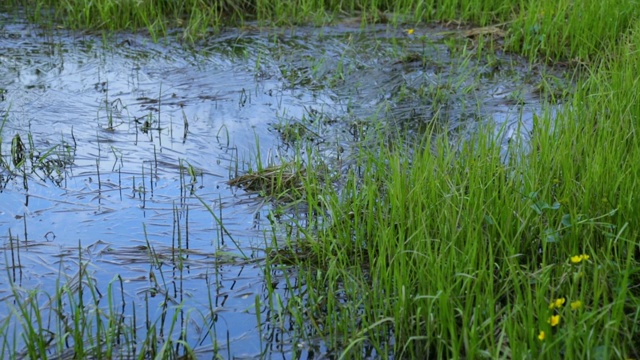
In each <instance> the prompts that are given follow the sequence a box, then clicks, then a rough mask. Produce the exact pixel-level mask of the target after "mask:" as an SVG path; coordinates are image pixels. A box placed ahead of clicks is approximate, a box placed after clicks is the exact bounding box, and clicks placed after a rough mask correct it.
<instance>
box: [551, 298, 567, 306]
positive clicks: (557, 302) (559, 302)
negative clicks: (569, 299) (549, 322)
mask: <svg viewBox="0 0 640 360" xmlns="http://www.w3.org/2000/svg"><path fill="white" fill-rule="evenodd" d="M565 301H566V299H565V298H563V297H561V298H557V299H555V300H553V301H552V302H551V304H549V309H555V308H561V307H562V305H564V303H565Z"/></svg>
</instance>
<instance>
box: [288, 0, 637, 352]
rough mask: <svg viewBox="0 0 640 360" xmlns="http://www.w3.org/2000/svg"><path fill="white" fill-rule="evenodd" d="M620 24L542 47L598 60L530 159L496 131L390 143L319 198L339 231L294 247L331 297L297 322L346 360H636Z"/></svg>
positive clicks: (629, 143)
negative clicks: (452, 139) (310, 326)
mask: <svg viewBox="0 0 640 360" xmlns="http://www.w3.org/2000/svg"><path fill="white" fill-rule="evenodd" d="M618 5H619V4H617V3H616V2H611V3H606V4H604V5H603V4H598V5H597V6H595V7H594V8H593V9H590V10H585V11H586V13H585V15H584V17H583V18H582V20H581V21H580V22H585V21H584V19H595V16H597V15H596V14H601V13H602V11H605V10H604V9H605V8H607V9H610V8H615V7H616V6H618ZM549 8H551V6H550V7H549ZM539 9H541V10H543V11H544V12H546V10H547V8H545V5H544V4H543V5H540V8H539ZM556 11H557V9H556ZM590 11H593V12H590ZM565 15H566V14H565ZM618 15H620V16H622V18H621V19H622V20H621V22H617V21H612V22H611V23H609V24H606V25H605V26H606V27H608V29H604V28H601V29H600V30H598V29H591V30H593V31H602V33H601V34H605V33H608V34H609V35H608V36H609V37H608V38H607V37H602V38H600V39H599V40H598V41H599V43H597V44H595V43H593V44H587V43H586V42H585V39H586V38H587V37H586V36H584V38H582V37H583V35H584V33H582V34H579V33H577V32H575V31H576V30H575V28H574V26H578V27H579V26H587V24H590V25H593V26H594V27H597V26H598V24H596V22H595V21H593V22H591V23H586V22H585V24H580V23H579V22H578V21H577V20H575V21H576V22H575V23H572V20H571V19H568V20H566V21H565V22H564V25H566V26H565V27H562V29H560V28H558V29H557V31H559V32H560V31H561V32H562V34H561V35H560V37H559V38H558V39H557V40H560V39H563V40H562V41H554V42H553V43H550V42H547V43H546V45H545V46H544V47H542V46H541V47H539V48H538V51H537V53H538V55H539V56H542V57H543V58H547V57H548V56H551V55H552V54H564V56H573V55H577V56H580V57H583V58H584V59H587V58H588V59H590V60H589V64H588V66H587V68H588V70H589V73H590V76H588V77H586V78H583V79H582V80H580V82H579V84H578V86H577V92H576V93H575V94H574V96H573V97H572V99H571V101H570V102H569V103H567V104H566V106H565V107H564V109H563V111H561V113H559V114H557V115H556V116H554V118H551V117H550V116H541V117H540V118H539V119H537V122H536V124H535V128H534V131H533V133H532V138H531V143H530V151H528V152H524V153H523V152H520V153H518V152H517V147H518V144H512V146H513V150H514V152H513V153H518V154H519V155H518V156H516V157H512V158H511V159H510V161H508V162H506V163H505V162H504V161H503V158H501V155H500V146H499V143H498V142H497V141H496V139H495V136H494V135H493V134H494V133H493V132H492V131H491V130H490V129H489V130H488V131H486V132H480V133H479V134H478V135H477V136H475V137H473V138H472V139H470V140H469V141H466V142H464V143H456V144H451V143H449V142H447V141H446V140H442V139H433V138H431V137H429V136H427V138H426V140H425V142H424V143H422V144H418V145H413V146H410V147H411V148H412V151H407V148H406V146H393V147H390V146H389V145H388V144H384V141H383V140H380V146H379V147H378V148H376V149H373V150H372V149H371V148H367V149H363V155H362V158H361V159H360V163H359V167H360V169H364V170H362V174H358V175H356V174H355V173H354V174H352V175H351V176H350V180H349V182H348V185H347V186H346V188H345V189H343V190H342V191H341V192H336V191H332V190H328V191H326V190H325V191H322V192H321V193H319V194H313V195H310V196H311V199H310V203H313V204H316V203H318V201H316V199H324V201H321V202H320V203H321V205H322V206H319V207H318V208H317V209H316V210H317V211H316V212H322V211H326V210H325V209H326V208H328V211H327V212H328V213H329V214H331V220H332V221H331V225H330V226H329V227H326V228H324V229H323V230H322V231H320V233H319V234H315V233H314V234H313V235H310V236H307V238H306V239H305V241H304V242H303V245H299V244H298V245H294V246H302V247H303V248H305V249H308V251H309V252H310V253H311V254H312V255H310V256H309V257H308V258H305V259H304V260H301V261H300V266H301V267H303V268H306V269H309V271H308V275H307V277H306V279H305V280H306V286H307V287H308V288H310V289H328V291H326V292H325V291H320V290H315V291H309V292H308V293H307V294H306V296H307V299H306V300H307V302H306V306H305V307H304V308H303V310H302V311H300V308H299V307H291V308H290V311H291V312H292V313H295V314H298V315H297V316H299V317H304V318H307V319H311V320H309V321H313V323H314V324H317V326H316V328H315V330H316V331H317V333H318V334H321V335H323V336H325V337H326V338H327V339H328V340H329V341H330V342H331V344H332V345H333V347H334V348H336V349H346V350H344V351H343V352H341V356H342V357H345V358H361V357H362V356H363V355H366V354H371V353H372V352H373V353H377V354H383V355H389V354H394V355H395V356H398V357H400V358H446V359H449V358H471V359H476V358H517V359H519V358H540V359H553V358H558V357H559V356H560V357H563V358H567V359H586V358H596V359H612V358H619V359H621V358H638V357H640V341H639V340H638V339H640V336H639V335H640V326H639V325H638V317H639V316H640V311H639V310H638V309H640V307H639V305H640V297H639V295H640V291H639V289H638V281H639V280H640V272H639V271H640V267H639V266H638V254H640V253H639V250H640V249H639V242H638V238H639V235H640V231H639V230H638V226H639V225H640V223H639V221H638V219H640V208H639V207H638V205H637V204H638V203H637V199H636V198H637V192H638V174H639V172H640V165H639V164H640V146H639V144H638V138H637V124H638V120H637V119H639V118H640V101H639V99H638V95H637V91H636V88H637V69H638V68H639V66H640V57H638V54H637V49H638V46H639V45H640V25H639V24H638V23H637V22H633V23H631V24H630V23H628V19H629V17H627V15H629V14H625V13H624V12H622V13H618ZM634 16H635V15H634ZM529 18H530V15H529V14H527V15H526V16H525V18H524V19H520V21H521V22H520V24H521V25H520V26H522V27H521V28H520V30H516V29H515V28H512V32H514V33H518V31H521V32H523V33H526V25H525V24H526V22H527V19H529ZM561 18H562V19H565V18H566V16H562V17H561ZM626 25H631V26H630V27H629V28H627V27H626ZM513 26H515V25H513ZM540 31H545V30H540ZM574 37H575V40H574ZM534 42H535V40H534V39H531V38H530V37H527V36H526V35H525V37H523V44H527V43H529V44H532V43H534ZM521 50H523V51H524V52H525V53H526V52H527V49H526V45H524V46H523V47H522V48H521ZM554 56H555V55H553V56H551V57H554ZM409 154H412V155H409ZM308 181H309V184H310V186H309V188H311V189H315V188H318V186H313V184H316V183H317V182H319V180H318V179H314V178H310V179H308ZM354 319H357V320H354Z"/></svg>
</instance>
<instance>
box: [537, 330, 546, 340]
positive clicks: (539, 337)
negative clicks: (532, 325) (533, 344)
mask: <svg viewBox="0 0 640 360" xmlns="http://www.w3.org/2000/svg"><path fill="white" fill-rule="evenodd" d="M544 335H545V334H544V331H540V334H538V340H540V341H542V340H544Z"/></svg>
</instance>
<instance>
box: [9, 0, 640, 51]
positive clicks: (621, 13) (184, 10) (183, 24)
mask: <svg viewBox="0 0 640 360" xmlns="http://www.w3.org/2000/svg"><path fill="white" fill-rule="evenodd" d="M6 5H7V6H8V7H9V8H18V7H20V8H23V9H25V10H26V11H27V14H28V15H29V16H30V17H31V18H32V19H33V20H34V21H36V22H38V23H41V24H49V25H50V26H52V27H64V28H69V29H106V30H122V29H128V30H139V29H146V30H147V31H149V33H150V34H151V35H152V36H153V37H154V38H158V37H159V36H165V35H167V34H168V33H169V32H170V31H171V29H174V28H176V27H178V28H180V30H181V31H179V35H180V37H182V38H184V39H189V40H194V39H197V38H198V37H201V36H211V33H210V31H211V30H215V29H219V28H221V27H223V26H227V25H231V26H238V25H243V24H244V23H245V22H246V21H254V20H257V21H259V22H260V23H262V24H271V25H277V26H293V25H300V24H304V25H307V24H329V23H335V22H340V21H341V20H343V19H344V18H345V17H352V16H356V15H357V16H359V17H358V19H359V20H358V21H360V23H361V24H362V25H367V24H371V23H376V22H377V23H380V22H384V23H389V24H391V25H399V24H405V25H411V24H418V23H424V22H434V21H438V22H444V23H448V24H450V25H456V24H470V25H474V26H496V27H497V28H499V29H501V30H503V31H506V38H505V41H504V43H505V46H506V48H507V49H508V50H510V51H516V52H520V53H524V54H526V55H528V56H531V57H532V58H533V57H534V56H541V57H542V58H544V59H552V60H560V59H561V60H564V61H567V60H571V61H573V62H586V61H590V60H591V59H592V58H593V57H594V56H597V54H598V53H599V52H600V51H602V50H603V49H605V48H606V47H607V46H609V45H610V44H613V43H615V42H617V41H618V40H619V35H620V34H621V33H624V32H625V31H626V30H627V29H628V28H629V26H630V24H631V22H633V20H634V19H635V18H636V17H637V14H638V10H637V8H638V7H637V6H635V5H637V2H636V1H634V0H608V1H603V2H593V1H588V2H576V1H572V0H560V1H535V0H527V1H515V0H491V1H475V2H469V1H461V0H442V1H435V0H427V1H411V0H402V1H391V0H368V1H362V2H361V1H335V0H295V1H279V0H180V1H172V0H164V1H147V0H122V1H116V0H92V1H89V0H68V1H57V0H8V2H6Z"/></svg>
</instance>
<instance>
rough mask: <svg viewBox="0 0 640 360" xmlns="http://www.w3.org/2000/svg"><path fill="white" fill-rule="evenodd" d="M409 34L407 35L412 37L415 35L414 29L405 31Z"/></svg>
mask: <svg viewBox="0 0 640 360" xmlns="http://www.w3.org/2000/svg"><path fill="white" fill-rule="evenodd" d="M405 31H406V32H407V35H412V34H413V31H414V30H413V29H407V30H405Z"/></svg>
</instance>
